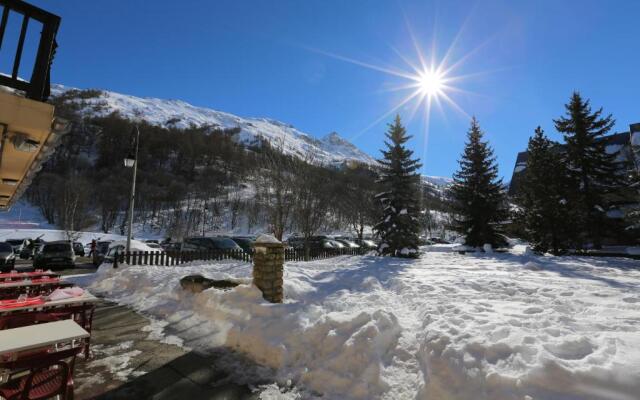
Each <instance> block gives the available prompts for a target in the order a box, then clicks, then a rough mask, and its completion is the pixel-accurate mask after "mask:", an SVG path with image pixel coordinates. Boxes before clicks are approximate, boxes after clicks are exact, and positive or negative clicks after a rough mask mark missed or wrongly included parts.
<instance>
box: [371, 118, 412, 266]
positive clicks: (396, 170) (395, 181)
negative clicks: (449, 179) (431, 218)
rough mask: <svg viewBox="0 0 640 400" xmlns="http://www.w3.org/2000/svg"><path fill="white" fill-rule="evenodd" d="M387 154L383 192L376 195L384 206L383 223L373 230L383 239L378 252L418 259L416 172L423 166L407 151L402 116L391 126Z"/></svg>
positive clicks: (383, 170)
mask: <svg viewBox="0 0 640 400" xmlns="http://www.w3.org/2000/svg"><path fill="white" fill-rule="evenodd" d="M387 138H388V139H389V141H385V145H386V146H387V150H386V151H385V150H383V151H382V154H383V157H384V158H383V159H382V160H381V161H380V164H381V165H382V168H381V173H380V184H381V186H382V187H383V188H384V189H383V190H384V192H382V193H379V194H378V195H376V199H378V200H379V201H380V204H381V206H382V220H381V221H380V222H379V223H378V224H376V225H375V227H374V230H375V231H376V233H377V234H378V236H379V237H380V239H381V242H380V246H379V247H378V252H379V253H380V254H387V255H392V256H396V257H417V256H418V235H419V232H420V223H419V220H418V215H419V211H420V209H419V193H420V192H419V183H420V176H419V175H418V173H417V172H416V171H417V170H418V169H419V168H420V167H421V164H420V162H419V161H418V160H414V159H412V158H411V156H412V155H413V151H411V150H409V149H407V148H406V147H405V143H406V142H407V141H408V140H409V139H410V138H411V136H408V135H407V132H406V130H405V128H404V127H403V126H402V123H401V121H400V116H399V115H398V116H396V119H395V122H394V123H393V124H390V125H389V131H388V132H387Z"/></svg>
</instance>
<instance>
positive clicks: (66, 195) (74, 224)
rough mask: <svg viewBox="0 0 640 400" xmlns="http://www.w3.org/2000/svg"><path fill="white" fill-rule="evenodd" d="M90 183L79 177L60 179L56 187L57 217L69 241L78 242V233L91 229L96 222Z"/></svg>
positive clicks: (71, 176) (72, 176) (70, 176)
mask: <svg viewBox="0 0 640 400" xmlns="http://www.w3.org/2000/svg"><path fill="white" fill-rule="evenodd" d="M90 187H91V186H90V185H89V183H88V182H87V181H86V180H85V179H84V178H81V177H79V176H78V175H69V176H67V177H66V178H62V179H58V182H57V186H56V217H57V220H58V225H59V226H60V227H61V228H62V229H63V230H64V231H65V235H66V237H67V240H70V241H76V240H78V238H79V236H80V234H79V232H78V231H81V230H82V229H86V228H87V227H89V226H90V225H91V224H92V223H93V222H94V220H93V219H92V217H91V213H90V207H91V205H90V197H89V190H90Z"/></svg>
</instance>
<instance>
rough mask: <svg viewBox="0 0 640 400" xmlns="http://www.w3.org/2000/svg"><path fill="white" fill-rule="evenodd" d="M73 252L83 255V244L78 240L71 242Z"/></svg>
mask: <svg viewBox="0 0 640 400" xmlns="http://www.w3.org/2000/svg"><path fill="white" fill-rule="evenodd" d="M73 252H74V253H75V255H77V256H80V257H84V254H85V253H84V246H83V245H82V243H80V242H73Z"/></svg>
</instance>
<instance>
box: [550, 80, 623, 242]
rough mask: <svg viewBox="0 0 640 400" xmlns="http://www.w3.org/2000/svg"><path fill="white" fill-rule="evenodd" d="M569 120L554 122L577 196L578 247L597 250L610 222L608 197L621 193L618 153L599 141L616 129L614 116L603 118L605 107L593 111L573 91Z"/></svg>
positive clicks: (574, 208)
mask: <svg viewBox="0 0 640 400" xmlns="http://www.w3.org/2000/svg"><path fill="white" fill-rule="evenodd" d="M565 108H566V113H567V115H566V117H560V118H558V119H556V120H554V121H553V122H554V123H555V126H556V129H557V130H558V132H562V134H563V135H564V138H565V141H566V163H567V166H568V168H569V176H570V178H571V179H572V183H573V191H574V193H575V194H576V196H575V198H574V201H573V204H570V207H571V209H572V210H573V211H574V212H575V219H574V221H573V224H574V226H575V227H576V228H577V232H578V237H576V245H577V246H578V248H582V247H583V245H584V243H585V241H587V240H590V241H592V242H593V244H594V246H595V247H596V248H597V247H599V246H600V243H601V239H602V237H603V235H604V234H605V231H606V226H607V224H608V223H609V222H610V221H609V220H608V218H607V217H606V207H607V204H606V203H607V201H606V196H607V195H608V194H611V193H614V192H615V191H617V190H619V188H620V187H621V186H622V185H623V184H624V183H623V179H624V177H623V176H621V175H619V174H618V171H619V168H618V167H617V166H616V165H615V159H616V156H617V153H613V154H609V153H607V151H606V143H605V142H604V141H603V140H600V139H601V138H602V137H603V136H604V135H606V134H607V132H609V131H610V130H611V128H612V127H613V125H614V123H615V121H614V120H613V118H612V116H611V114H609V115H608V116H606V117H602V108H600V109H599V110H597V111H595V112H591V106H590V105H589V100H583V99H582V97H581V96H580V94H579V93H578V92H574V93H573V95H572V96H571V99H570V101H569V103H568V104H566V105H565Z"/></svg>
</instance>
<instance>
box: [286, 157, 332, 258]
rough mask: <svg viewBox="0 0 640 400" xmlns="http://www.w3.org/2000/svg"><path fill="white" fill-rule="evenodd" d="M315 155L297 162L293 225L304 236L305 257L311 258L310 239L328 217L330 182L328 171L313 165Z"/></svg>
mask: <svg viewBox="0 0 640 400" xmlns="http://www.w3.org/2000/svg"><path fill="white" fill-rule="evenodd" d="M313 161H314V157H313V156H309V157H307V159H306V160H304V161H298V162H296V167H295V170H294V171H295V172H294V185H293V208H292V214H293V226H294V227H295V228H296V229H297V230H298V231H300V233H301V234H302V236H303V238H304V247H305V258H307V259H308V258H309V250H310V248H309V239H310V238H311V237H312V236H313V235H315V234H316V233H317V232H318V230H319V229H320V227H321V226H322V225H323V223H324V222H325V220H326V218H327V213H328V211H329V193H330V191H329V190H328V186H329V183H330V180H329V176H328V173H327V171H326V170H325V169H324V168H322V167H320V166H315V165H313Z"/></svg>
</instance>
